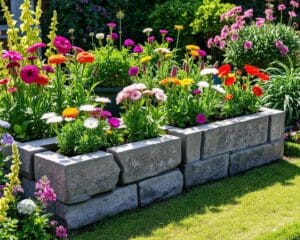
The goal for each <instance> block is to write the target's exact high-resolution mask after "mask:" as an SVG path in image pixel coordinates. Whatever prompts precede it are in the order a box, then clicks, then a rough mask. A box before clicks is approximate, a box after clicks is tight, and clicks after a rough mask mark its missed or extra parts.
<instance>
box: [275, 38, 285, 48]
mask: <svg viewBox="0 0 300 240" xmlns="http://www.w3.org/2000/svg"><path fill="white" fill-rule="evenodd" d="M275 46H276V48H278V49H279V48H281V47H282V46H283V42H282V41H281V40H276V41H275Z"/></svg>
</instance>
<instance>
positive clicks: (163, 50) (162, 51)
mask: <svg viewBox="0 0 300 240" xmlns="http://www.w3.org/2000/svg"><path fill="white" fill-rule="evenodd" d="M154 52H156V53H162V54H169V53H171V51H170V50H169V49H168V48H156V49H155V50H154Z"/></svg>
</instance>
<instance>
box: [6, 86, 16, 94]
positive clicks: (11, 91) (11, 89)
mask: <svg viewBox="0 0 300 240" xmlns="http://www.w3.org/2000/svg"><path fill="white" fill-rule="evenodd" d="M17 90H18V89H17V88H16V87H9V88H8V89H7V92H8V93H14V92H16V91H17Z"/></svg>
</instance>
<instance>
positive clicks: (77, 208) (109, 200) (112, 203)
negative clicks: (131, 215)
mask: <svg viewBox="0 0 300 240" xmlns="http://www.w3.org/2000/svg"><path fill="white" fill-rule="evenodd" d="M137 206H138V197H137V186H136V184H132V185H128V186H125V187H120V188H116V189H115V190H114V191H113V192H111V193H107V194H102V195H99V196H96V197H93V198H92V199H90V200H88V201H86V202H83V203H78V204H74V205H65V204H63V203H60V202H57V204H56V214H57V215H58V216H59V217H60V218H61V219H63V220H64V221H65V222H66V224H67V226H68V228H69V229H75V228H78V227H82V226H84V225H88V224H91V223H94V222H96V221H99V220H101V219H102V218H104V217H107V216H111V215H115V214H118V213H120V212H123V211H126V210H131V209H134V208H137Z"/></svg>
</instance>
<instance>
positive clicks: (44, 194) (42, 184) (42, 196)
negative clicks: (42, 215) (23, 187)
mask: <svg viewBox="0 0 300 240" xmlns="http://www.w3.org/2000/svg"><path fill="white" fill-rule="evenodd" d="M35 189H36V192H35V193H34V194H35V195H36V196H37V199H38V200H39V201H40V202H41V203H42V204H43V205H44V206H45V207H46V206H47V205H48V203H49V202H55V201H56V194H55V192H54V189H53V188H52V187H51V186H50V181H49V180H48V178H47V177H46V176H43V177H41V179H40V180H39V181H38V182H37V183H36V184H35Z"/></svg>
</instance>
